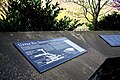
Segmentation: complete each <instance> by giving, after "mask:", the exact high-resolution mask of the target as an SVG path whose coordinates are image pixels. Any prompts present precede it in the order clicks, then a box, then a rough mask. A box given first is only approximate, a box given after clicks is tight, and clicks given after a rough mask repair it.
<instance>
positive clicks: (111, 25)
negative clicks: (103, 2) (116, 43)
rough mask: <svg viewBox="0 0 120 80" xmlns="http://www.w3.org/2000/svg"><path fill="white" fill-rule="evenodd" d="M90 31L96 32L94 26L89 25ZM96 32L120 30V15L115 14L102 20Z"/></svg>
mask: <svg viewBox="0 0 120 80" xmlns="http://www.w3.org/2000/svg"><path fill="white" fill-rule="evenodd" d="M88 26H89V28H90V30H94V28H93V27H94V26H93V25H92V24H89V25H88ZM96 30H120V14H118V13H117V12H113V13H112V14H111V15H107V16H104V17H102V18H101V20H100V21H99V22H98V24H97V28H96Z"/></svg>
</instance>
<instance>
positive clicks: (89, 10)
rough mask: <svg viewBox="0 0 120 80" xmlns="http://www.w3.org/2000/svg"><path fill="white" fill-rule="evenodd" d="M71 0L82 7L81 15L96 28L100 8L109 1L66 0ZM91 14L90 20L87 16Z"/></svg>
mask: <svg viewBox="0 0 120 80" xmlns="http://www.w3.org/2000/svg"><path fill="white" fill-rule="evenodd" d="M66 1H72V2H74V3H76V4H78V5H80V6H81V7H82V10H83V15H84V17H85V18H86V20H87V21H89V22H90V23H91V24H92V25H93V28H94V29H96V28H97V23H98V17H99V14H100V11H101V9H102V8H103V7H104V6H105V5H106V4H107V3H108V2H109V0H66ZM88 15H90V16H92V20H91V19H90V18H89V16H88Z"/></svg>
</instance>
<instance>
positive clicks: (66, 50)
mask: <svg viewBox="0 0 120 80" xmlns="http://www.w3.org/2000/svg"><path fill="white" fill-rule="evenodd" d="M14 45H15V46H16V47H17V48H18V50H19V51H20V52H21V53H22V54H23V55H24V56H25V57H26V58H27V60H28V61H29V62H30V63H31V64H32V65H33V66H34V67H35V68H36V69H37V70H38V71H39V72H40V73H42V72H44V71H46V70H48V69H50V68H53V67H54V66H57V65H59V64H61V63H63V62H66V61H68V60H70V59H72V58H74V57H76V56H79V55H81V54H83V53H85V52H86V51H87V50H85V49H83V48H82V47H80V46H78V45H77V44H75V43H73V42H72V41H70V40H69V39H67V38H54V39H49V40H37V41H26V42H16V43H14Z"/></svg>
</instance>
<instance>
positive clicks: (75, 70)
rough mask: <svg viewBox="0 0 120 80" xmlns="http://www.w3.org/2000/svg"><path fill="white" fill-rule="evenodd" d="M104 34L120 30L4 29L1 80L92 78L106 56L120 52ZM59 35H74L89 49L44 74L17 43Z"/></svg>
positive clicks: (0, 40) (72, 37)
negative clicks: (35, 30) (21, 51)
mask: <svg viewBox="0 0 120 80" xmlns="http://www.w3.org/2000/svg"><path fill="white" fill-rule="evenodd" d="M100 34H120V31H98V32H67V31H65V32H64V31H59V32H57V31H51V32H47V31H46V32H45V31H43V32H8V33H0V80H88V78H89V77H90V76H91V75H92V74H93V73H94V72H95V71H96V70H97V69H98V67H99V66H100V65H101V64H102V63H103V62H104V61H105V59H106V58H111V57H119V56H120V47H111V46H110V45H108V44H107V43H106V42H105V41H104V40H102V39H101V38H100V37H99V36H98V35H100ZM59 37H66V38H68V39H70V40H71V41H73V42H74V43H76V44H77V45H79V46H81V47H83V48H85V49H87V50H88V52H87V53H85V54H83V55H81V56H78V57H76V58H74V59H72V60H70V61H68V62H66V63H64V64H62V65H59V66H57V67H55V68H52V69H50V70H48V71H47V72H44V73H42V74H40V73H39V72H38V71H37V70H36V69H35V68H34V67H33V66H32V65H31V64H30V63H29V62H28V61H27V60H26V59H25V57H24V56H23V55H22V54H21V53H20V52H19V51H18V50H17V49H16V48H15V46H14V45H13V43H14V42H18V41H21V42H22V41H30V40H44V39H49V38H59Z"/></svg>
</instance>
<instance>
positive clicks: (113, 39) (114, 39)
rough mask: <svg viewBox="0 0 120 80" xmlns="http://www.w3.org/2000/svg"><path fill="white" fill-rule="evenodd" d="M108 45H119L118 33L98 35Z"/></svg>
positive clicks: (119, 37)
mask: <svg viewBox="0 0 120 80" xmlns="http://www.w3.org/2000/svg"><path fill="white" fill-rule="evenodd" d="M99 36H100V37H101V38H102V39H103V40H105V41H106V42H107V43H108V44H109V45H110V46H113V47H114V46H120V34H117V35H99Z"/></svg>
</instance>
